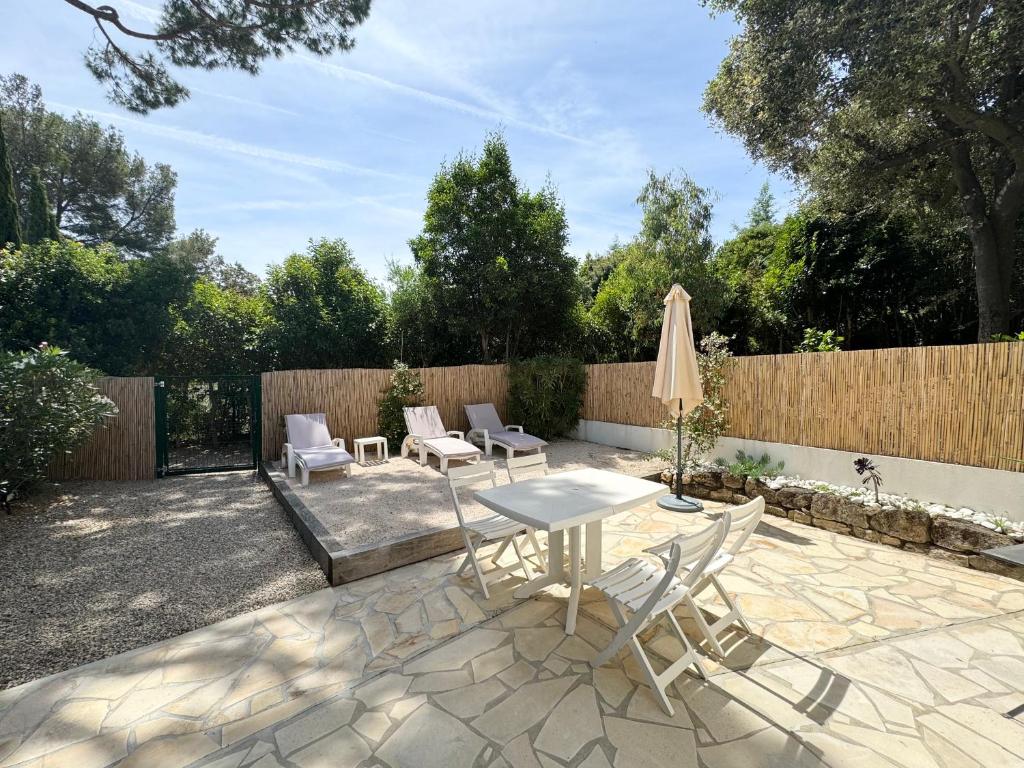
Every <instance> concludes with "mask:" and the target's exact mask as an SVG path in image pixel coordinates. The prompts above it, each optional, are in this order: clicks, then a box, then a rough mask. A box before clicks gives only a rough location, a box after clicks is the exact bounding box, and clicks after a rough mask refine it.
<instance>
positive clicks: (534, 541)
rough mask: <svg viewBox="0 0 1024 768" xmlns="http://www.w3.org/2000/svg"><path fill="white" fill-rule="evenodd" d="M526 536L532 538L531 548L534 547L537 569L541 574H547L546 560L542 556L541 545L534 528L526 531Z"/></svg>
mask: <svg viewBox="0 0 1024 768" xmlns="http://www.w3.org/2000/svg"><path fill="white" fill-rule="evenodd" d="M526 535H527V536H529V537H530V546H531V547H533V554H534V555H535V556H536V557H537V568H538V570H540V572H541V573H546V572H547V568H545V567H544V558H543V557H542V556H541V554H540V544H538V543H537V532H536V531H535V530H533V528H527V529H526Z"/></svg>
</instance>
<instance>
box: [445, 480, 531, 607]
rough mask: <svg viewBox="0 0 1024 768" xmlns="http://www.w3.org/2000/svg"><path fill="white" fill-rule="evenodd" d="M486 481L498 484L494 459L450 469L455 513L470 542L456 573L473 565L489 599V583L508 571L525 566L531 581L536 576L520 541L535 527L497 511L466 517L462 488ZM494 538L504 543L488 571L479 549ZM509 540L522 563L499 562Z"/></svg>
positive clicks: (464, 536) (493, 540) (467, 543)
mask: <svg viewBox="0 0 1024 768" xmlns="http://www.w3.org/2000/svg"><path fill="white" fill-rule="evenodd" d="M484 481H487V482H490V484H491V487H492V488H493V487H494V486H495V485H497V478H496V477H495V474H494V462H493V461H482V462H478V463H476V464H469V465H467V466H465V467H452V469H451V471H450V472H448V490H449V491H451V494H452V504H453V505H454V507H455V516H456V517H458V519H459V528H460V529H461V530H462V539H463V541H464V542H465V543H466V559H465V560H463V561H462V565H460V566H459V570H458V571H457V572H456V574H457V575H458V576H461V575H462V574H463V573H464V572H465V570H466V568H467V567H469V566H472V567H473V572H474V573H475V574H476V579H477V582H478V583H479V584H480V590H481V591H482V592H483V593H484V599H488V598H490V592H488V590H487V585H488V584H489V583H491V582H494V581H496V580H497V579H499V578H500V577H502V576H504V575H505V574H508V573H511V572H513V571H517V570H519V569H520V568H521V569H522V571H523V573H524V574H526V579H527V581H529V580H530V579H532V578H533V573H532V571H531V570H530V565H529V563H527V562H526V558H524V557H523V550H522V547H521V546H520V544H519V537H520V536H528V535H529V534H530V533H532V532H533V531H532V529H531V528H529V527H527V526H525V525H523V524H522V523H517V522H516V521H515V520H510V519H509V518H507V517H505V516H504V515H499V514H497V513H494V514H491V515H488V516H487V517H484V518H481V519H479V520H471V521H469V522H467V521H466V518H465V516H464V515H463V514H462V505H461V504H460V503H459V494H458V489H459V488H463V487H465V486H467V485H475V484H477V483H481V482H484ZM490 542H500V544H499V547H498V549H497V551H496V552H495V553H494V554H493V555H492V556H491V558H490V559H491V563H492V564H493V565H495V566H496V567H494V568H491V569H490V570H487V571H485V570H484V569H483V566H481V564H480V559H479V549H480V547H481V546H483V545H485V544H488V543H490ZM509 544H511V545H512V548H513V549H514V550H515V553H516V557H517V558H518V560H519V562H518V564H512V565H507V566H498V558H499V557H500V556H501V553H502V552H504V551H505V549H506V547H508V545H509Z"/></svg>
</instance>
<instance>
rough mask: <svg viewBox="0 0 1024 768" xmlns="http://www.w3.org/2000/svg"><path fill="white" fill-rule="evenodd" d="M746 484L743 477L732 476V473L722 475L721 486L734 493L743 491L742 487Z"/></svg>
mask: <svg viewBox="0 0 1024 768" xmlns="http://www.w3.org/2000/svg"><path fill="white" fill-rule="evenodd" d="M745 483H746V478H745V477H744V476H743V475H734V474H733V473H732V472H723V473H722V485H724V486H725V487H726V488H732V489H733V490H735V491H741V490H743V486H744V484H745Z"/></svg>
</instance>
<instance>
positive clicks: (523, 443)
mask: <svg viewBox="0 0 1024 768" xmlns="http://www.w3.org/2000/svg"><path fill="white" fill-rule="evenodd" d="M488 434H489V435H490V437H491V441H492V442H495V443H500V444H501V445H510V446H512V448H513V449H514V450H517V451H527V450H529V449H531V448H542V447H544V446H545V445H547V441H546V440H541V439H540V438H539V437H534V436H533V435H524V434H523V433H522V432H506V431H504V430H502V431H501V432H490V433H488Z"/></svg>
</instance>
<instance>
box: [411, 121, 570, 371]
mask: <svg viewBox="0 0 1024 768" xmlns="http://www.w3.org/2000/svg"><path fill="white" fill-rule="evenodd" d="M567 244H568V224H567V222H566V218H565V209H564V207H563V205H562V203H561V201H560V200H559V199H558V196H557V193H556V192H555V190H554V188H553V187H552V186H551V185H550V183H548V184H547V185H545V187H543V188H542V189H541V190H540V191H539V192H535V193H534V192H530V191H529V190H527V189H525V188H524V187H523V186H522V185H521V184H520V182H519V180H518V179H517V178H516V177H515V176H514V175H513V173H512V163H511V160H510V158H509V154H508V147H507V146H506V144H505V140H504V138H503V137H502V136H501V135H500V134H492V135H490V136H488V137H487V140H486V141H485V143H484V148H483V152H482V153H481V154H480V155H479V156H476V155H473V154H467V153H462V154H460V155H459V156H458V157H456V158H455V160H454V161H452V162H451V163H448V164H445V165H444V166H442V168H441V170H440V171H439V172H438V174H437V175H436V176H435V177H434V181H433V183H432V184H431V186H430V190H429V192H428V195H427V210H426V213H425V214H424V221H423V232H422V233H421V234H420V235H419V236H418V237H416V238H414V239H413V240H411V241H410V243H409V245H410V247H411V248H412V252H413V256H414V257H415V259H416V262H417V264H419V265H420V266H421V267H422V269H423V275H424V276H425V278H426V283H425V285H426V286H427V288H428V289H429V290H430V292H431V300H432V303H433V305H434V306H436V307H439V308H440V307H443V308H444V312H443V313H440V312H439V313H438V317H439V322H438V323H437V325H436V326H435V327H434V328H433V329H432V332H433V334H434V335H435V336H436V337H437V338H438V339H441V340H443V347H444V348H446V349H447V350H449V352H450V354H451V356H452V358H451V361H452V362H469V361H483V362H490V361H492V360H496V359H498V360H509V359H512V358H514V357H518V356H527V355H533V354H537V353H540V352H545V351H552V350H555V349H557V348H559V346H560V345H562V344H564V343H565V342H566V340H568V339H570V338H571V336H572V334H573V331H574V321H575V318H576V314H575V311H574V308H575V304H576V301H577V298H578V296H579V283H578V277H577V263H576V262H575V260H574V259H573V258H572V257H571V256H569V254H568V253H567V252H566V247H567Z"/></svg>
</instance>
